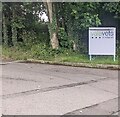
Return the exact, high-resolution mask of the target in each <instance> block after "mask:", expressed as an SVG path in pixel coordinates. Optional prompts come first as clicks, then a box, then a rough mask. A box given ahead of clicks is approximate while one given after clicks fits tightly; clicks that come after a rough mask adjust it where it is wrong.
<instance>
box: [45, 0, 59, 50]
mask: <svg viewBox="0 0 120 117" xmlns="http://www.w3.org/2000/svg"><path fill="white" fill-rule="evenodd" d="M44 4H45V3H44ZM46 7H47V13H48V17H49V33H50V42H51V46H52V48H53V49H58V47H59V42H58V37H57V19H56V3H53V2H52V1H50V0H47V2H46Z"/></svg>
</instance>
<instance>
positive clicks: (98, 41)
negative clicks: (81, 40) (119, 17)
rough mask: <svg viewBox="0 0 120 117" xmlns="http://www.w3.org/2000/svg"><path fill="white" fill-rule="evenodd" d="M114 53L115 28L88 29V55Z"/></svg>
mask: <svg viewBox="0 0 120 117" xmlns="http://www.w3.org/2000/svg"><path fill="white" fill-rule="evenodd" d="M115 53H116V28H114V27H91V28H89V55H90V59H91V55H113V56H114V59H115Z"/></svg>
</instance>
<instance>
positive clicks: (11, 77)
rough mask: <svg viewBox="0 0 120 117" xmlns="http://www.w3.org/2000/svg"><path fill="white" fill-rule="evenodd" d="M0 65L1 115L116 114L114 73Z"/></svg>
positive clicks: (47, 66) (86, 69) (103, 70)
mask: <svg viewBox="0 0 120 117" xmlns="http://www.w3.org/2000/svg"><path fill="white" fill-rule="evenodd" d="M1 66H2V78H0V79H2V94H1V96H0V98H2V114H4V115H8V114H9V115H26V114H27V115H65V114H70V115H75V114H77V115H81V114H83V115H91V114H95V115H105V114H106V115H111V114H118V71H117V70H107V69H92V68H80V67H68V66H59V65H47V64H27V63H10V64H6V65H1ZM94 105H96V106H94ZM106 108H107V110H106Z"/></svg>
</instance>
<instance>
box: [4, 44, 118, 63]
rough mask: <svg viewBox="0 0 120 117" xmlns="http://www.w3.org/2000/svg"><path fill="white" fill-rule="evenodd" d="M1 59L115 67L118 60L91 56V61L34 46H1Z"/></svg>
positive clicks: (67, 52)
mask: <svg viewBox="0 0 120 117" xmlns="http://www.w3.org/2000/svg"><path fill="white" fill-rule="evenodd" d="M2 58H4V59H13V60H27V59H35V60H47V61H55V62H73V63H89V64H113V65H117V64H118V63H119V62H118V58H116V61H113V57H112V56H93V57H92V61H90V60H89V56H88V55H82V54H80V53H76V52H72V51H69V50H58V51H56V50H52V49H51V48H48V47H46V46H44V45H35V46H30V47H19V46H17V47H7V46H2Z"/></svg>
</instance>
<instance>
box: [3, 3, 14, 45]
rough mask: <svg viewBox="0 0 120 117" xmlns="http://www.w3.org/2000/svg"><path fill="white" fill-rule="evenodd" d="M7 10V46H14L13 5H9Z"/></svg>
mask: <svg viewBox="0 0 120 117" xmlns="http://www.w3.org/2000/svg"><path fill="white" fill-rule="evenodd" d="M7 5H8V6H7V8H6V11H7V12H5V13H4V15H5V20H6V30H7V37H8V40H7V45H8V46H13V41H12V11H11V4H10V3H7Z"/></svg>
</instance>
